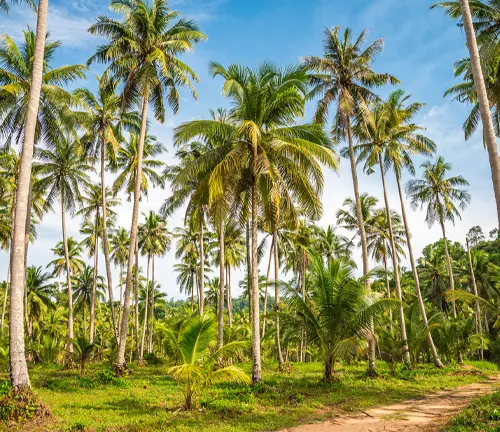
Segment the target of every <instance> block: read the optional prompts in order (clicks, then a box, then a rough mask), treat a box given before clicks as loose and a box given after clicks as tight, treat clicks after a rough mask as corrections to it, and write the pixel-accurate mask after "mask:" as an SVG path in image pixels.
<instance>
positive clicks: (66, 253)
mask: <svg viewBox="0 0 500 432" xmlns="http://www.w3.org/2000/svg"><path fill="white" fill-rule="evenodd" d="M61 221H62V235H63V245H64V259H65V261H66V283H67V285H68V339H69V341H68V351H69V353H70V354H73V342H72V340H73V338H74V335H73V288H72V286H71V263H70V262H69V250H68V239H67V238H66V211H65V208H64V192H63V191H62V190H61Z"/></svg>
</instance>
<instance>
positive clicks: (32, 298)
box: [26, 266, 56, 338]
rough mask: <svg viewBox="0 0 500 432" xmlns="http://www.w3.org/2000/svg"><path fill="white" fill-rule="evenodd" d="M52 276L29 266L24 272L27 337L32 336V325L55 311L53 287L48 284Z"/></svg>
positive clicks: (40, 269) (39, 268)
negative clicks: (27, 317) (27, 318)
mask: <svg viewBox="0 0 500 432" xmlns="http://www.w3.org/2000/svg"><path fill="white" fill-rule="evenodd" d="M51 277H52V275H51V274H50V273H45V272H44V271H43V269H42V267H36V266H30V267H28V268H27V272H26V289H27V302H26V308H27V310H28V316H29V320H28V322H27V332H28V336H29V337H30V338H31V336H32V335H33V325H34V323H35V322H40V321H42V320H43V319H44V316H45V314H46V313H48V312H50V311H52V310H55V309H56V305H55V303H54V301H53V299H52V297H53V295H54V286H53V284H51V283H50V279H51Z"/></svg>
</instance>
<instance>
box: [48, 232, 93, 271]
mask: <svg viewBox="0 0 500 432" xmlns="http://www.w3.org/2000/svg"><path fill="white" fill-rule="evenodd" d="M67 245H68V257H69V267H70V270H71V274H73V275H76V274H78V273H80V272H81V271H82V270H83V268H84V267H85V261H84V260H83V259H82V255H83V244H82V243H80V242H78V241H76V240H75V239H74V238H73V237H68V241H67ZM52 252H53V254H54V256H55V257H56V259H55V260H53V261H50V262H49V263H48V264H47V267H53V275H54V276H56V277H58V278H59V277H61V274H62V273H63V272H65V271H66V268H67V267H66V252H65V247H64V243H63V242H58V243H57V244H56V246H55V247H54V248H53V249H52Z"/></svg>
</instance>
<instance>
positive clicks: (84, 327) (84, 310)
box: [83, 301, 87, 340]
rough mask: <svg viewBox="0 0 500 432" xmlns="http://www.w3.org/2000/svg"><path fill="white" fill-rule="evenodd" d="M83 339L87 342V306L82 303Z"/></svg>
mask: <svg viewBox="0 0 500 432" xmlns="http://www.w3.org/2000/svg"><path fill="white" fill-rule="evenodd" d="M83 337H84V339H85V340H87V305H86V303H85V301H83Z"/></svg>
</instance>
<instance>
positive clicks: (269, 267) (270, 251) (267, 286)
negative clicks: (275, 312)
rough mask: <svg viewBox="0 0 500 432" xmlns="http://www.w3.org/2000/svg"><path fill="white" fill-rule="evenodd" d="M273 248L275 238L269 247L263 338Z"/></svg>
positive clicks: (264, 325)
mask: <svg viewBox="0 0 500 432" xmlns="http://www.w3.org/2000/svg"><path fill="white" fill-rule="evenodd" d="M273 249H274V239H273V241H272V243H271V249H269V263H268V264H267V273H266V291H265V293H264V310H263V312H264V316H263V317H262V336H261V337H262V338H264V336H265V334H266V315H267V299H268V296H269V275H270V273H271V260H272V258H273Z"/></svg>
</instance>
